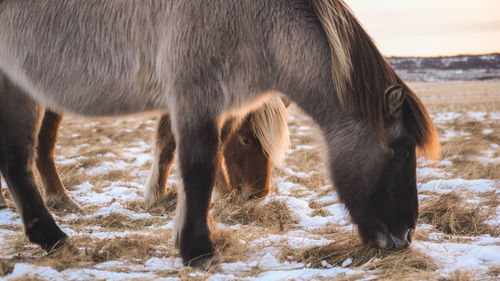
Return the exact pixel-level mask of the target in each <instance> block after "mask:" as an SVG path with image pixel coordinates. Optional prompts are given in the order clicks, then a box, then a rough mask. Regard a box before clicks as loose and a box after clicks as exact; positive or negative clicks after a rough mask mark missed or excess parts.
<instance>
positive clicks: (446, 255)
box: [412, 241, 500, 272]
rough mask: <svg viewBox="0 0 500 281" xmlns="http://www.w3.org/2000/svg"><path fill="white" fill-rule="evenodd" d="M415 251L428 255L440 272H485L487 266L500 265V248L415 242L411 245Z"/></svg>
mask: <svg viewBox="0 0 500 281" xmlns="http://www.w3.org/2000/svg"><path fill="white" fill-rule="evenodd" d="M412 247H414V248H415V249H417V250H420V251H422V252H424V253H426V254H427V255H430V256H431V257H433V258H434V259H435V261H436V262H437V263H438V264H440V265H441V267H442V270H443V271H446V272H452V271H455V270H464V269H467V270H472V271H474V272H477V271H487V270H488V267H489V266H492V265H498V264H500V255H499V254H498V253H500V246H496V245H491V244H490V245H487V246H481V245H471V244H464V243H447V242H445V243H437V242H421V241H415V242H414V243H413V244H412Z"/></svg>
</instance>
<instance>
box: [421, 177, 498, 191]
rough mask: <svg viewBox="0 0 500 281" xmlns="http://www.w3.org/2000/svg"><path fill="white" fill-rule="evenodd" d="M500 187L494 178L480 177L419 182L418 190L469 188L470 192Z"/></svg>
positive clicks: (494, 189) (493, 189)
mask: <svg viewBox="0 0 500 281" xmlns="http://www.w3.org/2000/svg"><path fill="white" fill-rule="evenodd" d="M499 188H500V183H499V182H498V181H494V180H487V179H478V180H464V179H460V178H457V179H449V180H431V181H428V182H426V183H424V184H418V191H419V192H423V191H427V192H436V193H448V192H452V191H453V192H456V191H458V190H467V191H469V192H489V191H496V190H498V189H499Z"/></svg>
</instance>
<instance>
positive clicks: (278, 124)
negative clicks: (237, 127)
mask: <svg viewBox="0 0 500 281" xmlns="http://www.w3.org/2000/svg"><path fill="white" fill-rule="evenodd" d="M251 114H252V115H251V122H250V123H251V126H252V131H253V132H254V134H255V136H256V137H257V139H259V141H260V143H261V145H262V149H263V150H264V153H266V154H267V156H268V157H270V159H271V162H272V163H273V164H274V165H276V166H282V165H283V163H284V159H285V150H286V149H287V148H288V147H289V146H290V138H289V134H288V122H287V109H286V107H285V105H284V104H283V101H282V100H281V98H280V97H279V96H274V95H273V96H271V97H270V99H269V100H268V101H266V103H264V104H263V106H262V107H260V108H259V109H258V110H256V111H254V112H252V113H251Z"/></svg>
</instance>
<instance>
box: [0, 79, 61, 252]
mask: <svg viewBox="0 0 500 281" xmlns="http://www.w3.org/2000/svg"><path fill="white" fill-rule="evenodd" d="M6 85H7V86H6V87H5V88H3V89H0V90H2V91H5V92H4V93H2V94H1V95H0V97H1V98H0V171H1V173H2V175H3V177H4V178H5V181H6V182H7V186H8V187H9V189H10V191H11V194H12V197H13V199H14V201H15V203H16V207H17V210H18V212H19V214H20V216H21V218H22V221H23V225H24V231H25V233H26V235H27V236H28V239H29V241H31V242H33V243H36V244H38V245H40V246H41V247H42V248H43V249H44V250H46V251H47V252H50V251H52V250H54V249H56V248H58V247H60V246H62V245H63V244H64V242H65V241H66V239H67V235H66V234H65V233H64V232H62V231H61V229H60V228H59V227H58V226H57V225H56V223H55V221H54V219H53V218H52V216H51V215H50V213H49V211H48V210H47V207H46V206H45V203H44V202H43V199H42V196H41V194H40V192H39V191H38V188H37V186H36V183H35V177H34V173H33V165H34V160H35V147H36V140H37V133H38V128H39V124H40V120H41V118H42V112H43V109H42V108H41V107H40V106H38V105H37V104H36V103H35V102H33V101H32V100H31V99H29V98H28V97H27V96H25V95H24V93H22V92H20V91H19V89H17V88H16V87H14V86H13V85H11V84H8V83H6ZM12 105H15V106H12Z"/></svg>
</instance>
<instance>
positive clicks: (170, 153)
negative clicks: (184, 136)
mask: <svg viewBox="0 0 500 281" xmlns="http://www.w3.org/2000/svg"><path fill="white" fill-rule="evenodd" d="M175 147H176V143H175V137H174V135H173V133H172V128H171V124H170V116H169V115H168V114H165V115H162V116H161V118H160V121H159V122H158V128H157V130H156V138H155V147H154V149H153V165H152V166H151V171H150V173H149V179H148V185H147V187H146V194H145V201H146V207H147V209H151V208H152V207H153V206H154V205H156V204H157V203H158V202H161V200H162V199H163V198H165V196H166V194H167V179H168V175H169V173H170V168H171V167H172V164H173V162H174V153H175Z"/></svg>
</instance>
